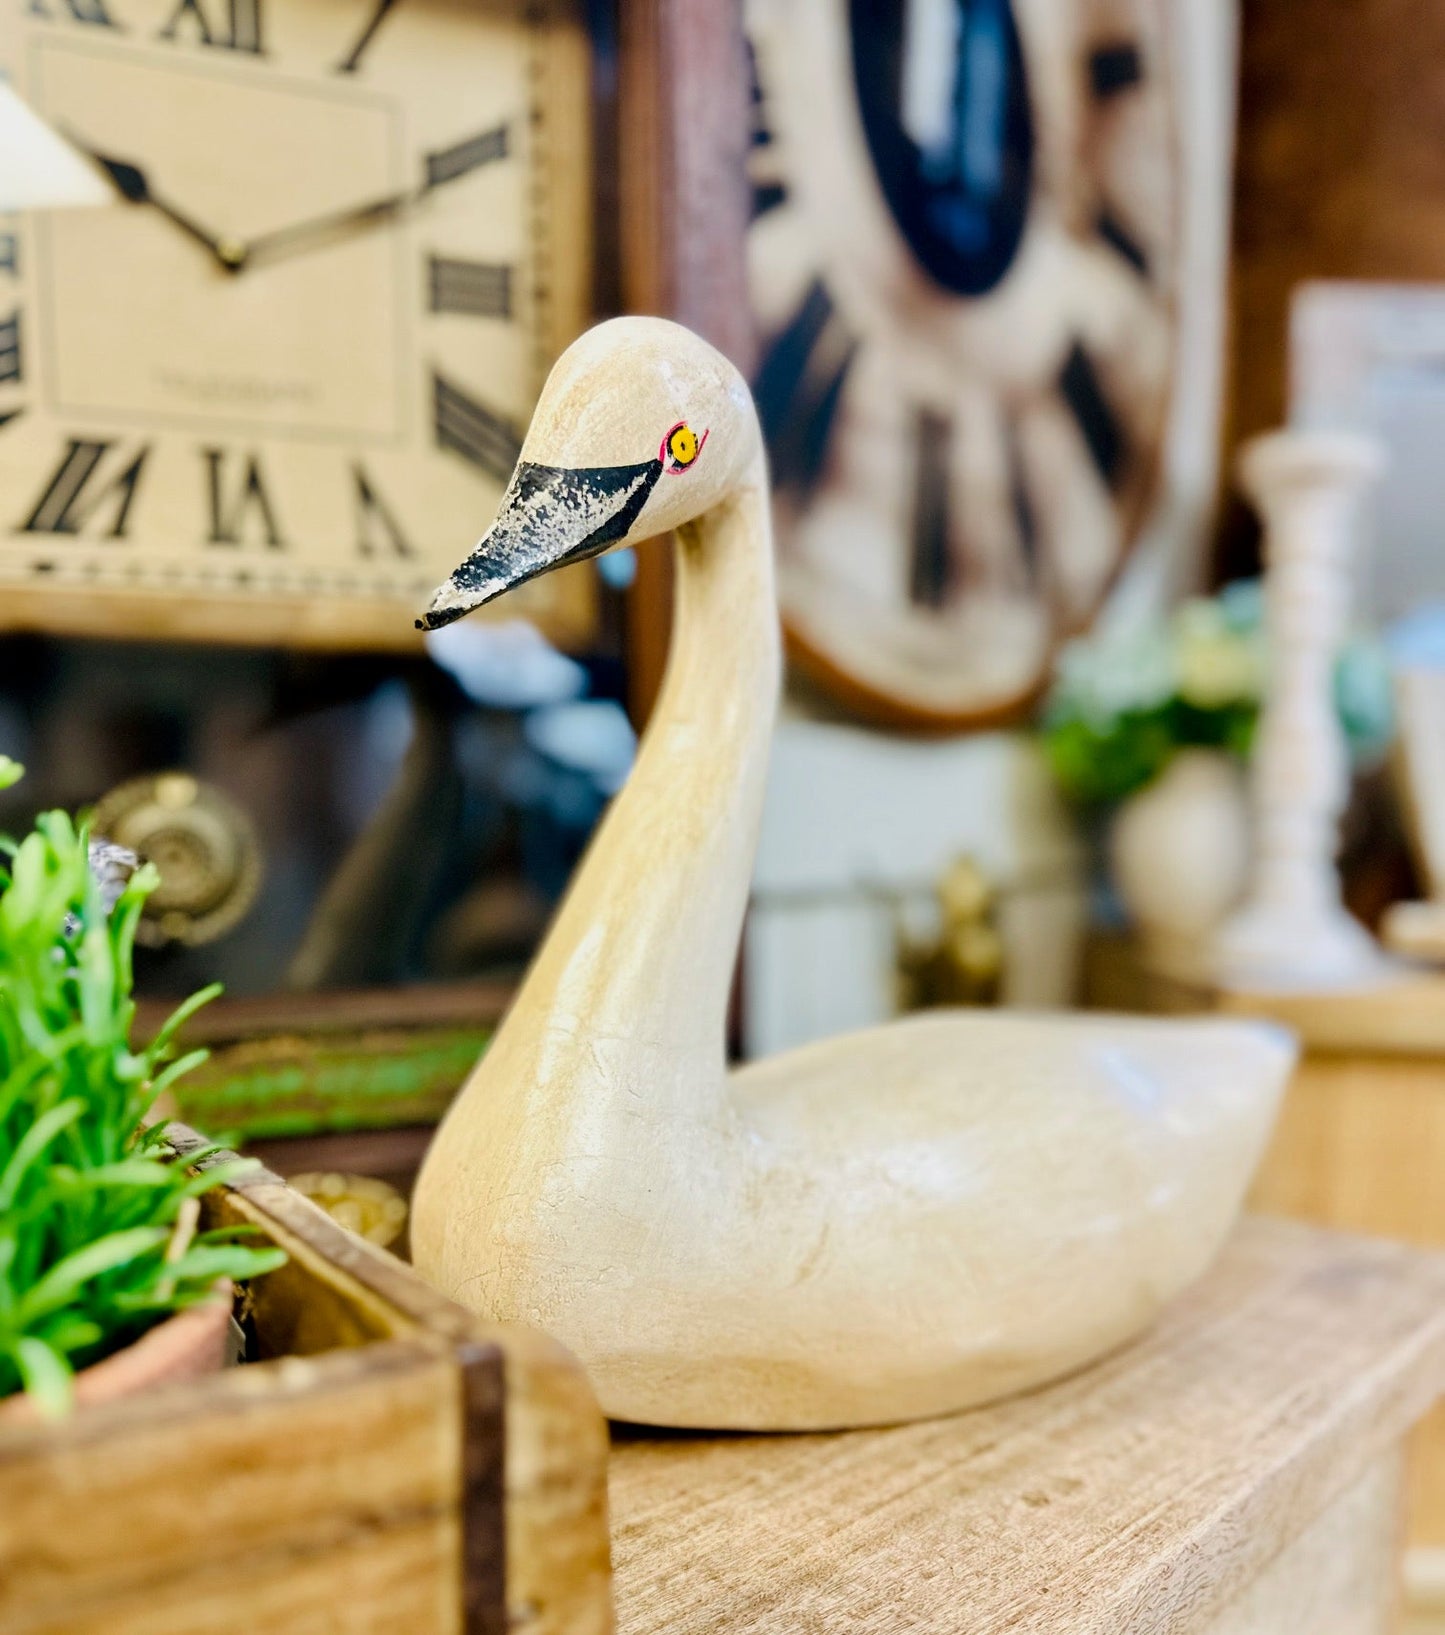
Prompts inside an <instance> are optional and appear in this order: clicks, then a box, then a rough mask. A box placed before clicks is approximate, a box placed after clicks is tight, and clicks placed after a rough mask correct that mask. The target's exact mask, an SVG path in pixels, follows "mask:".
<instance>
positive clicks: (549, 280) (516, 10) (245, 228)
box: [0, 0, 591, 646]
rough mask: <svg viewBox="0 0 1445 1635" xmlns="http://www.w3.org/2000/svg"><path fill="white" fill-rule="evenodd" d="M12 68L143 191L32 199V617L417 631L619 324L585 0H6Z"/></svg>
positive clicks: (21, 586) (6, 55) (19, 434)
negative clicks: (562, 353)
mask: <svg viewBox="0 0 1445 1635" xmlns="http://www.w3.org/2000/svg"><path fill="white" fill-rule="evenodd" d="M0 72H4V73H5V74H6V75H7V76H9V77H10V78H11V79H12V80H13V81H14V82H15V84H16V85H17V88H18V89H19V90H20V91H21V93H22V94H23V95H24V96H25V97H26V98H27V99H28V100H29V101H30V102H31V103H32V104H33V105H34V106H35V107H36V108H37V109H38V110H39V111H40V112H41V113H42V114H43V115H44V116H45V117H46V118H47V119H48V120H49V121H50V122H51V124H52V125H53V126H54V127H56V128H57V129H59V130H60V131H61V132H63V133H64V134H65V135H66V136H67V137H68V138H69V140H70V141H71V143H72V144H73V145H74V146H76V147H77V148H79V149H80V150H82V151H83V152H85V153H86V154H88V155H89V156H90V158H91V159H92V161H93V162H94V164H95V166H96V167H97V171H98V173H99V174H100V175H101V176H102V177H103V178H104V180H105V181H106V183H107V185H108V187H109V189H110V192H111V194H112V196H113V200H114V203H113V206H112V207H111V208H105V209H98V210H94V211H71V212H56V213H53V214H49V215H44V214H37V215H30V216H19V217H13V218H10V219H9V220H8V221H0V624H5V625H10V626H12V627H13V626H15V625H24V624H40V625H44V626H46V627H48V628H52V629H54V628H59V629H69V630H75V631H80V632H87V631H89V632H97V633H105V634H112V633H133V634H144V635H151V636H179V637H195V638H202V639H234V640H268V641H271V640H281V641H289V642H315V643H321V644H330V645H354V646H362V645H365V646H378V645H379V646H400V645H408V644H410V643H412V642H414V641H415V639H416V638H415V636H414V633H413V630H412V619H413V616H414V614H415V611H416V607H417V605H418V602H419V600H421V599H423V598H424V597H425V595H426V594H427V593H428V592H429V591H430V590H431V589H432V588H433V587H434V585H435V584H436V583H437V582H438V580H439V579H441V578H444V577H445V575H446V573H447V572H448V571H449V570H450V568H451V567H452V566H453V565H454V563H455V562H456V560H457V555H458V552H459V551H461V550H464V549H465V548H466V546H467V544H468V542H470V541H471V540H473V539H475V538H476V537H477V534H478V532H479V530H480V529H481V528H483V527H484V526H485V525H486V523H487V522H488V520H489V518H490V517H491V515H492V513H493V512H494V511H495V508H496V505H497V502H498V501H499V499H500V497H501V493H502V489H503V486H504V484H505V482H506V480H507V478H508V477H509V476H510V473H511V470H512V466H513V463H514V460H515V457H516V454H517V450H518V445H519V440H520V436H521V432H522V430H523V429H524V428H525V425H526V422H527V418H528V415H529V413H530V410H531V406H532V403H533V400H534V397H535V394H536V392H537V390H538V388H539V386H540V383H541V380H542V378H543V376H544V374H545V371H546V369H547V367H548V365H549V363H550V361H551V359H552V358H553V356H555V354H556V353H557V351H558V350H559V349H560V348H561V347H562V346H563V345H564V344H565V343H566V341H567V340H568V339H570V338H571V336H572V335H573V334H574V333H575V332H576V331H577V330H579V329H580V328H581V327H583V325H584V324H585V321H586V311H587V295H588V289H587V282H588V278H589V253H588V252H589V247H588V232H587V224H588V220H589V212H590V202H589V201H590V192H589V189H590V178H589V173H588V161H587V122H588V118H589V112H588V108H589V97H588V85H589V72H590V70H589V65H588V51H587V41H586V31H585V28H584V27H583V23H582V20H581V17H580V14H579V7H574V6H573V5H571V4H570V3H568V0H284V3H283V0H3V5H0ZM590 611H591V590H590V583H589V581H588V580H587V579H586V577H585V576H574V578H573V580H572V582H571V584H570V585H564V586H562V587H561V589H560V591H559V592H557V593H555V594H554V593H552V592H549V591H547V590H545V589H542V588H540V587H539V591H538V594H537V596H536V597H535V598H534V600H533V602H532V603H531V605H530V612H531V613H532V615H533V616H534V617H535V618H537V619H539V621H540V622H542V623H543V624H544V625H546V626H547V627H548V628H549V629H550V631H551V633H552V634H554V635H557V636H559V637H561V638H562V639H564V640H565V639H569V638H574V639H575V638H576V637H577V636H578V635H580V634H581V633H583V632H584V631H585V630H586V628H587V626H588V623H589V618H590Z"/></svg>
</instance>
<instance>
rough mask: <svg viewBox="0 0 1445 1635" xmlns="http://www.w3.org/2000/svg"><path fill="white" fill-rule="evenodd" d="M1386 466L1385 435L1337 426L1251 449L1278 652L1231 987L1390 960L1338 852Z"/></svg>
mask: <svg viewBox="0 0 1445 1635" xmlns="http://www.w3.org/2000/svg"><path fill="white" fill-rule="evenodd" d="M1383 468H1384V457H1383V455H1382V453H1381V451H1380V449H1379V448H1378V446H1377V445H1376V444H1375V443H1374V442H1373V441H1371V440H1370V439H1368V438H1365V437H1359V436H1354V435H1350V434H1347V433H1334V432H1301V431H1280V432H1274V433H1271V434H1270V435H1268V436H1265V437H1260V438H1256V439H1255V440H1254V441H1253V442H1251V443H1249V444H1247V445H1246V446H1245V448H1244V451H1243V453H1242V455H1241V458H1240V462H1239V475H1240V482H1241V486H1242V487H1243V489H1244V491H1245V493H1246V494H1247V495H1248V497H1249V498H1250V500H1251V501H1252V502H1253V504H1254V506H1255V508H1256V509H1257V510H1258V511H1259V514H1260V516H1261V518H1262V520H1263V522H1264V536H1265V537H1264V553H1265V566H1266V570H1267V578H1266V581H1265V584H1266V589H1265V609H1266V623H1267V628H1268V632H1269V643H1270V655H1271V663H1270V679H1269V684H1268V688H1267V695H1266V699H1265V704H1264V711H1263V715H1262V716H1261V719H1260V723H1259V730H1258V734H1257V736H1256V739H1255V747H1254V755H1253V759H1252V766H1251V791H1252V797H1253V805H1254V819H1255V835H1254V861H1253V866H1252V871H1251V881H1250V887H1249V891H1248V894H1247V896H1246V899H1245V902H1244V905H1243V906H1242V907H1241V908H1240V909H1239V910H1237V911H1236V913H1235V914H1234V915H1233V916H1231V918H1230V919H1229V920H1228V921H1226V923H1225V924H1224V926H1223V927H1222V928H1221V929H1220V931H1219V933H1218V935H1217V938H1216V942H1215V948H1214V966H1215V971H1216V974H1217V976H1218V978H1219V980H1220V981H1221V982H1222V983H1223V984H1224V985H1225V986H1228V987H1242V988H1251V989H1270V988H1274V989H1286V988H1287V989H1321V988H1348V987H1356V986H1359V985H1361V984H1362V983H1370V982H1373V981H1378V980H1380V979H1381V977H1382V976H1383V975H1384V974H1385V972H1386V971H1387V969H1388V967H1387V965H1386V963H1385V961H1384V960H1383V958H1382V956H1381V955H1380V952H1379V949H1378V948H1377V946H1376V944H1375V942H1374V940H1373V938H1371V936H1370V935H1369V933H1368V932H1367V931H1366V930H1365V929H1364V927H1363V926H1361V925H1360V924H1359V922H1358V921H1357V920H1355V919H1354V918H1352V916H1351V915H1350V914H1349V913H1348V912H1347V911H1346V909H1345V906H1344V903H1343V901H1342V900H1341V896H1340V879H1339V871H1338V868H1337V866H1336V861H1335V858H1336V852H1337V850H1338V846H1339V820H1340V815H1341V813H1342V812H1343V810H1344V806H1345V800H1346V797H1347V795H1348V791H1349V760H1348V754H1347V750H1346V745H1345V737H1344V732H1343V729H1342V728H1341V726H1340V722H1339V717H1338V714H1337V713H1336V710H1335V705H1334V665H1335V656H1336V654H1337V653H1338V651H1339V647H1340V643H1341V640H1342V639H1343V636H1344V633H1345V614H1346V604H1347V601H1348V597H1349V585H1350V578H1349V572H1348V565H1349V552H1350V545H1351V539H1352V534H1353V532H1354V524H1355V517H1356V512H1357V509H1358V504H1359V501H1360V498H1361V496H1362V495H1363V493H1364V492H1365V490H1366V489H1367V488H1368V486H1369V485H1370V484H1371V483H1372V482H1373V481H1374V480H1375V479H1376V478H1377V477H1378V476H1379V474H1380V472H1381V471H1382V470H1383Z"/></svg>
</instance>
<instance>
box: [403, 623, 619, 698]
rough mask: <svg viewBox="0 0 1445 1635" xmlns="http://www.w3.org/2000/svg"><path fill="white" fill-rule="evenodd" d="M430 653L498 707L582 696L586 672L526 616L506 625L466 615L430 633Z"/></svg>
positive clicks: (472, 695)
mask: <svg viewBox="0 0 1445 1635" xmlns="http://www.w3.org/2000/svg"><path fill="white" fill-rule="evenodd" d="M426 647H427V652H428V653H429V654H430V655H431V658H432V661H433V662H434V663H436V664H439V665H440V666H441V667H442V669H443V670H445V671H446V672H447V673H448V674H449V675H450V676H452V677H453V679H454V680H455V681H457V682H458V683H459V684H460V686H461V687H462V689H463V690H464V691H465V692H466V694H467V696H468V697H469V698H471V699H472V700H473V701H474V702H475V703H478V704H484V705H485V706H486V707H487V708H488V709H493V710H530V709H536V708H537V707H538V706H539V705H543V704H558V703H561V702H562V701H563V700H565V699H569V698H577V697H579V696H580V695H581V694H582V693H583V692H584V691H585V690H586V687H587V672H586V671H585V670H584V669H583V668H582V666H581V665H580V664H578V663H576V662H575V660H573V659H569V658H567V657H566V655H565V654H562V653H559V652H558V651H557V649H556V648H555V647H553V646H552V644H551V643H550V642H549V641H548V640H547V638H546V637H545V636H543V635H542V633H541V631H539V630H538V629H537V628H536V626H535V625H531V624H528V623H527V622H526V620H525V619H511V620H508V621H507V623H505V624H478V623H477V622H475V621H474V620H463V621H462V622H460V623H458V624H453V625H448V626H447V627H446V628H445V629H444V630H432V631H429V632H428V633H427V637H426Z"/></svg>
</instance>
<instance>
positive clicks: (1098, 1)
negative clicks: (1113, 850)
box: [747, 0, 1227, 728]
mask: <svg viewBox="0 0 1445 1635" xmlns="http://www.w3.org/2000/svg"><path fill="white" fill-rule="evenodd" d="M1180 9H1181V8H1180V3H1179V0H898V3H893V4H877V5H875V4H871V3H868V0H750V3H749V5H748V10H747V21H748V29H749V36H750V41H751V45H752V49H753V56H754V63H755V68H756V86H755V110H756V116H757V123H756V129H755V132H754V138H753V148H752V157H751V176H752V181H753V189H754V221H753V226H752V229H751V232H750V243H749V254H750V279H751V288H752V294H753V303H754V307H755V310H756V312H757V315H758V318H759V322H760V326H761V329H762V332H763V354H762V359H761V362H760V365H759V367H758V369H757V372H756V376H755V384H756V391H757V397H758V401H759V405H760V410H761V413H762V416H763V420H764V426H765V430H766V431H767V434H768V438H769V443H770V448H771V451H772V458H773V464H774V481H775V485H776V487H777V489H778V491H779V495H780V502H779V513H780V514H779V522H780V567H781V584H782V596H783V604H784V614H785V618H786V621H787V625H788V629H789V634H790V637H791V638H792V644H793V648H794V651H795V654H796V656H797V657H798V658H799V659H800V660H801V661H802V663H803V664H804V666H805V667H806V668H808V669H810V670H811V671H812V672H814V673H815V674H816V675H818V676H821V677H822V678H823V679H824V680H825V681H826V682H828V683H829V684H831V686H832V687H833V688H834V690H835V691H837V692H838V693H840V694H841V695H842V696H843V697H844V698H845V699H847V700H848V701H850V702H851V703H853V704H854V705H856V706H857V707H859V708H860V709H861V710H863V711H864V712H865V713H867V714H871V715H872V716H874V717H875V718H882V719H886V720H890V721H894V722H901V723H910V724H915V725H926V726H933V727H945V728H946V727H954V726H961V725H968V724H971V723H976V722H980V721H986V720H989V719H998V718H1000V717H1002V716H1005V715H1007V714H1008V713H1009V712H1010V711H1015V710H1017V709H1018V708H1019V707H1020V705H1021V704H1022V703H1023V702H1025V701H1027V700H1029V699H1030V698H1032V697H1033V696H1034V695H1035V694H1036V692H1037V689H1038V687H1039V685H1040V684H1041V681H1042V680H1043V678H1044V677H1045V675H1046V674H1047V667H1048V662H1049V657H1050V654H1051V652H1052V651H1053V650H1054V648H1055V647H1056V645H1057V643H1058V641H1059V639H1060V638H1061V637H1062V636H1063V635H1065V634H1067V633H1069V632H1071V631H1075V630H1077V629H1079V628H1081V627H1082V626H1083V625H1085V624H1086V623H1087V622H1088V621H1089V620H1090V619H1091V617H1092V616H1093V615H1094V614H1095V612H1096V610H1097V609H1098V608H1099V606H1100V604H1101V601H1102V600H1103V598H1104V597H1105V595H1106V593H1107V591H1108V590H1109V587H1110V586H1111V585H1112V584H1113V583H1114V581H1115V579H1116V577H1117V575H1118V574H1119V572H1120V569H1121V566H1122V565H1123V564H1124V562H1125V561H1126V559H1127V558H1128V556H1129V553H1130V551H1131V548H1132V547H1133V546H1134V545H1135V543H1136V541H1137V540H1138V538H1139V535H1140V530H1141V525H1142V524H1143V522H1144V519H1145V516H1146V512H1147V510H1148V508H1149V505H1150V501H1151V498H1152V497H1153V496H1154V495H1155V494H1156V492H1157V490H1158V478H1159V473H1160V470H1161V454H1162V453H1163V450H1164V445H1165V443H1166V440H1167V431H1168V425H1169V420H1170V415H1171V402H1172V394H1173V388H1174V385H1175V381H1176V376H1177V371H1178V358H1179V351H1180V346H1179V343H1180V328H1181V323H1182V322H1183V315H1184V313H1185V311H1186V308H1187V307H1188V305H1189V304H1188V302H1186V301H1183V300H1181V263H1182V261H1183V260H1184V259H1185V257H1184V255H1183V250H1184V248H1185V246H1186V241H1187V240H1188V238H1189V234H1190V233H1191V232H1192V231H1193V229H1192V228H1191V227H1190V224H1189V222H1188V220H1187V214H1188V210H1189V209H1190V208H1191V206H1190V205H1189V204H1188V202H1187V199H1186V198H1185V195H1186V192H1187V189H1186V187H1185V185H1184V172H1183V165H1184V154H1185V151H1186V144H1185V142H1184V133H1183V131H1182V130H1181V121H1180V111H1179V110H1180V86H1179V80H1180V72H1179V64H1180V62H1181V60H1183V59H1182V57H1181V52H1180V42H1179V40H1178V39H1177V38H1176V37H1175V34H1174V32H1173V27H1174V25H1173V22H1172V18H1173V17H1174V14H1175V13H1177V12H1178V11H1179V10H1180ZM1194 9H1196V10H1197V9H1198V8H1197V7H1196V8H1194ZM1211 128H1212V130H1213V132H1214V135H1213V138H1212V140H1213V143H1214V149H1215V151H1216V152H1223V151H1227V138H1226V137H1225V136H1224V131H1225V130H1226V129H1227V126H1226V125H1224V124H1222V123H1220V122H1219V121H1217V120H1216V121H1215V122H1214V125H1213V126H1212V127H1211ZM1217 168H1218V170H1219V177H1218V178H1215V179H1213V180H1210V179H1205V180H1204V182H1203V184H1202V186H1203V193H1204V194H1206V195H1207V196H1208V197H1207V200H1206V203H1208V205H1209V207H1210V208H1214V202H1215V200H1216V199H1217V197H1218V196H1219V195H1220V194H1221V193H1222V186H1223V183H1222V176H1223V169H1224V167H1223V166H1222V165H1220V166H1218V167H1217ZM1218 213H1219V214H1220V215H1221V218H1222V210H1221V211H1219V212H1218ZM1196 236H1197V235H1196ZM1215 236H1216V239H1217V240H1218V241H1219V243H1221V244H1222V234H1216V235H1215ZM1219 285H1220V277H1219V268H1218V264H1217V260H1216V262H1215V263H1213V264H1211V266H1210V269H1209V284H1208V288H1209V291H1210V299H1211V300H1213V301H1214V302H1215V304H1216V305H1217V297H1218V288H1219Z"/></svg>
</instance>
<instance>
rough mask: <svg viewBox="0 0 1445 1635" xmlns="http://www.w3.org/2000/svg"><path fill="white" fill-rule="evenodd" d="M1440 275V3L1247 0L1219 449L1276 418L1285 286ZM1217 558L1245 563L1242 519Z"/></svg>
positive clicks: (1281, 398) (1443, 192) (1444, 209)
mask: <svg viewBox="0 0 1445 1635" xmlns="http://www.w3.org/2000/svg"><path fill="white" fill-rule="evenodd" d="M1308 278H1368V279H1406V280H1409V279H1439V278H1445V7H1442V6H1441V5H1439V4H1438V3H1437V0H1328V3H1326V4H1324V5H1320V6H1315V7H1310V6H1307V5H1304V4H1301V3H1300V0H1244V11H1243V35H1242V46H1241V60H1240V113H1239V149H1238V159H1237V164H1236V183H1235V230H1234V279H1233V319H1234V322H1233V337H1232V343H1231V357H1230V363H1231V371H1230V373H1231V391H1230V402H1229V415H1228V429H1227V437H1228V448H1229V449H1230V450H1233V449H1234V448H1235V447H1237V446H1238V444H1239V443H1240V442H1242V441H1243V440H1244V439H1245V438H1247V437H1250V436H1252V435H1254V434H1255V433H1256V432H1260V431H1265V430H1268V429H1269V428H1271V427H1273V426H1276V425H1278V424H1279V423H1280V420H1281V418H1282V417H1283V415H1284V412H1285V398H1286V324H1287V315H1288V305H1289V297H1290V292H1291V290H1292V289H1293V288H1294V286H1295V285H1296V284H1297V283H1299V282H1300V281H1301V280H1303V279H1308ZM1225 546H1226V549H1225V556H1224V566H1226V567H1229V566H1232V565H1235V564H1236V563H1237V564H1239V565H1245V562H1244V552H1243V548H1242V542H1241V537H1240V532H1239V524H1238V521H1237V520H1236V525H1235V528H1234V529H1233V530H1231V537H1230V538H1228V539H1227V540H1226V542H1225Z"/></svg>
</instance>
